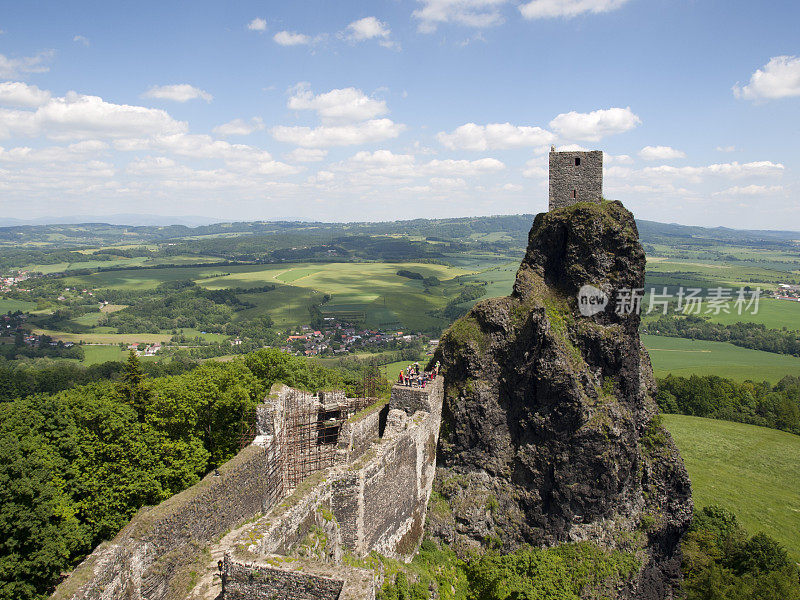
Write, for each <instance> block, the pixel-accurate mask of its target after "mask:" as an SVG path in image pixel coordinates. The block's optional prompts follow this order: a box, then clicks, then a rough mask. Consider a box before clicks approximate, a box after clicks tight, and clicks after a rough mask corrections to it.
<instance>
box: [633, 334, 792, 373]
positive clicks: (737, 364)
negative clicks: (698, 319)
mask: <svg viewBox="0 0 800 600" xmlns="http://www.w3.org/2000/svg"><path fill="white" fill-rule="evenodd" d="M642 343H644V345H645V348H647V351H648V352H649V353H650V360H651V362H652V363H653V371H654V372H655V374H656V377H664V376H665V375H667V374H668V373H672V374H673V375H680V376H682V377H688V376H690V375H694V374H696V375H719V376H720V377H729V378H731V379H735V380H737V381H744V380H745V379H752V380H754V381H770V382H772V383H777V382H778V381H779V380H780V379H781V378H782V377H783V376H784V375H800V358H797V357H795V356H788V355H786V354H774V353H772V352H762V351H760V350H749V349H747V348H740V347H738V346H734V345H733V344H728V343H725V342H705V341H701V340H687V339H684V338H672V337H664V336H659V335H642Z"/></svg>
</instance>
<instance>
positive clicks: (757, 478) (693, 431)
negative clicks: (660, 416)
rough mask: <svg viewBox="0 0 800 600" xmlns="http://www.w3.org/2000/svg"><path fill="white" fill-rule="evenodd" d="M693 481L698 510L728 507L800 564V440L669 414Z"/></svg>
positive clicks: (750, 427) (668, 422)
mask: <svg viewBox="0 0 800 600" xmlns="http://www.w3.org/2000/svg"><path fill="white" fill-rule="evenodd" d="M664 425H665V426H666V428H667V429H668V430H669V432H670V433H671V434H672V437H673V438H674V440H675V443H676V444H677V445H678V448H679V449H680V451H681V455H682V456H683V460H684V462H685V463H686V468H687V469H688V471H689V476H690V477H691V479H692V496H693V497H694V502H695V506H697V507H702V506H707V505H710V504H717V505H720V506H724V507H726V508H728V509H730V510H732V511H733V512H735V513H736V515H737V516H738V517H739V519H740V520H741V522H742V524H743V525H744V526H745V528H746V529H747V530H748V531H750V533H755V532H757V531H763V532H765V533H767V534H768V535H770V536H772V537H774V538H775V539H776V540H778V541H780V542H781V543H782V544H784V545H785V546H786V548H787V550H788V551H789V553H790V554H791V556H792V557H793V558H794V560H796V561H799V562H800V470H798V465H800V436H796V435H792V434H790V433H785V432H783V431H777V430H775V429H766V428H764V427H756V426H754V425H743V424H741V423H731V422H730V421H717V420H713V419H704V418H701V417H687V416H683V415H664Z"/></svg>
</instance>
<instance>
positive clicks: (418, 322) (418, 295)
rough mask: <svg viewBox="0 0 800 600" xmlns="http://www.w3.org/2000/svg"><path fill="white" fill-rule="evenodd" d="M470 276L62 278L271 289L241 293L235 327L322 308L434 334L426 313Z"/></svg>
mask: <svg viewBox="0 0 800 600" xmlns="http://www.w3.org/2000/svg"><path fill="white" fill-rule="evenodd" d="M400 270H409V271H414V272H417V273H420V274H421V275H422V276H423V277H426V278H427V277H436V278H437V279H439V280H440V281H441V282H442V285H440V286H435V287H430V288H428V289H426V287H425V286H424V285H423V283H422V282H421V281H420V280H416V279H409V278H407V277H401V276H399V275H397V272H398V271H400ZM475 272H476V271H475V270H470V269H467V268H462V267H452V266H449V265H440V264H421V263H413V262H391V263H382V262H370V263H343V262H334V263H288V264H287V263H281V264H268V265H232V266H224V267H202V266H197V267H186V268H163V269H143V270H135V269H131V270H125V271H106V272H100V273H94V274H91V275H84V276H79V277H68V278H66V279H65V285H68V286H69V285H72V286H75V287H85V288H90V289H96V288H114V289H127V290H151V289H154V288H156V287H157V286H158V285H159V284H161V283H164V282H172V281H180V280H192V281H194V282H195V283H197V284H198V285H200V286H202V287H205V288H207V289H225V288H230V289H234V290H236V289H251V288H257V287H263V286H265V285H273V286H275V289H274V290H271V291H268V292H257V293H244V294H241V295H240V296H241V299H242V300H243V301H245V302H248V303H250V304H253V305H254V307H253V308H249V309H246V310H244V311H240V312H238V313H237V314H236V320H247V319H251V318H254V317H259V316H263V315H269V316H270V317H271V318H272V319H273V321H274V322H275V324H276V326H277V327H279V328H286V327H294V326H297V325H303V324H307V323H308V322H309V320H310V314H309V306H311V305H312V304H319V303H321V302H322V301H323V296H324V295H325V294H327V295H329V296H330V298H329V299H328V302H327V303H325V305H324V307H323V309H324V311H325V312H326V313H330V314H333V315H335V314H336V312H337V310H338V311H344V312H348V313H352V312H356V313H358V314H363V315H364V316H365V317H366V322H365V324H366V325H367V326H368V327H380V328H405V329H411V330H415V331H426V330H436V329H438V328H440V327H442V326H444V325H446V323H445V322H443V321H442V319H441V318H438V317H434V316H431V315H430V314H429V313H430V311H433V310H436V309H439V308H441V307H443V306H444V305H445V304H446V303H447V300H448V297H449V296H454V295H456V294H457V293H458V284H457V283H455V278H456V277H459V276H465V275H472V274H474V273H475ZM82 319H83V321H82V322H81V324H86V325H92V324H96V323H97V320H96V319H98V317H94V316H91V317H90V316H88V315H87V316H85V317H83V318H82Z"/></svg>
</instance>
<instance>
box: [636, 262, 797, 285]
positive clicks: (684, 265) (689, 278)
mask: <svg viewBox="0 0 800 600" xmlns="http://www.w3.org/2000/svg"><path fill="white" fill-rule="evenodd" d="M790 269H791V266H789V265H788V264H771V265H770V264H767V265H762V264H760V263H759V264H753V263H749V262H744V261H742V262H740V261H726V260H693V259H677V258H665V257H661V256H648V257H647V287H650V285H651V284H652V285H655V286H659V285H683V286H691V287H716V286H723V287H732V288H738V287H740V286H745V285H749V286H751V287H755V286H757V285H760V286H761V287H762V288H765V289H770V290H771V289H774V287H775V284H776V283H779V282H783V281H784V279H785V278H786V277H787V275H788V274H789V271H790Z"/></svg>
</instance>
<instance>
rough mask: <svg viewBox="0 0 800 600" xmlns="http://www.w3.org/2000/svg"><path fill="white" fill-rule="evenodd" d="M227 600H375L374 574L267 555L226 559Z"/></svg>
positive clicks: (338, 566)
mask: <svg viewBox="0 0 800 600" xmlns="http://www.w3.org/2000/svg"><path fill="white" fill-rule="evenodd" d="M225 574H226V575H225V600H287V599H291V600H375V580H374V576H373V575H372V572H371V571H366V570H364V569H356V568H352V567H346V566H344V565H327V564H319V563H315V562H313V561H307V560H300V559H290V558H287V557H285V556H265V557H261V558H255V559H251V560H247V561H240V560H235V559H232V558H231V557H230V556H226V557H225Z"/></svg>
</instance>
